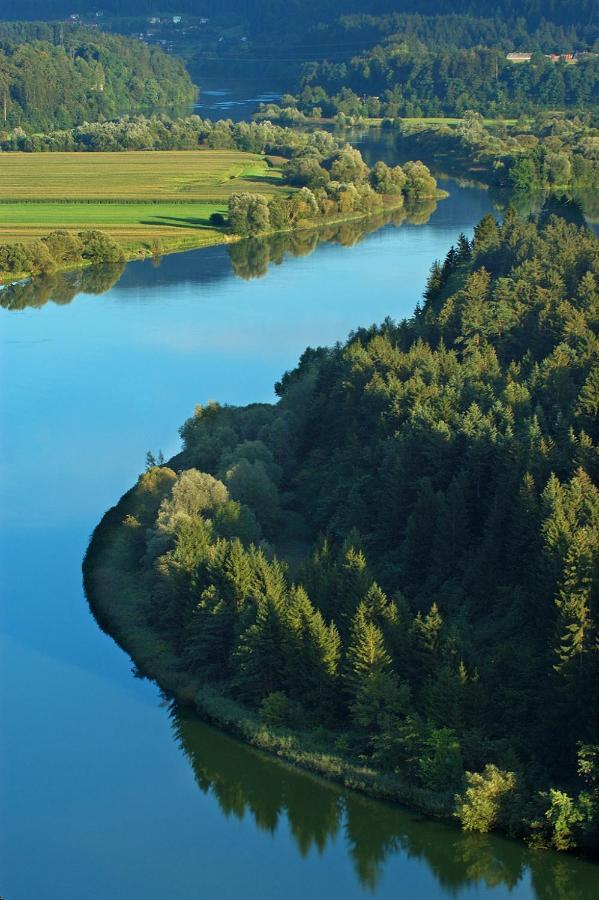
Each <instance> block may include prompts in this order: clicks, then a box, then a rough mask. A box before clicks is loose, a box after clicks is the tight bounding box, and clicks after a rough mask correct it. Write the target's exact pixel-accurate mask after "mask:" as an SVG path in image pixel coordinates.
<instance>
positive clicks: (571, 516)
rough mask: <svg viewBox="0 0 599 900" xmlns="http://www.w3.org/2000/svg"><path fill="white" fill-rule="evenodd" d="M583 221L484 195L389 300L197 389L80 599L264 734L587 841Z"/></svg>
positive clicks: (598, 792) (593, 521)
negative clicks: (379, 318)
mask: <svg viewBox="0 0 599 900" xmlns="http://www.w3.org/2000/svg"><path fill="white" fill-rule="evenodd" d="M598 278H599V240H598V239H597V237H595V236H594V235H593V234H592V232H590V231H588V230H587V229H585V228H583V227H580V228H579V227H576V226H575V225H572V224H568V223H567V222H565V221H564V220H563V219H561V218H558V217H555V216H549V215H543V216H542V217H541V219H540V220H539V221H538V222H533V221H521V220H519V219H518V218H517V217H516V216H515V214H514V213H513V212H512V211H510V210H508V212H507V214H506V216H505V218H504V221H503V224H502V225H498V224H497V222H496V221H495V220H494V219H493V218H492V217H491V216H487V217H485V218H484V219H483V220H482V221H481V222H480V224H479V225H478V226H477V227H476V229H475V234H474V238H473V240H472V241H471V242H470V241H468V240H467V239H466V238H464V237H461V238H460V240H459V242H458V244H457V246H456V247H453V248H452V249H451V250H450V251H449V253H448V255H447V258H446V259H445V261H444V262H443V263H442V264H440V263H435V265H434V266H433V268H432V270H431V274H430V278H429V281H428V284H427V288H426V292H425V298H424V303H423V305H422V306H421V307H419V308H417V310H416V312H415V314H414V316H413V318H412V319H410V320H408V321H404V322H400V323H398V324H395V323H393V322H392V321H390V320H388V321H386V322H384V323H383V324H382V325H381V326H378V327H375V326H372V327H371V328H362V329H359V330H358V331H356V332H355V333H353V334H352V335H351V336H350V338H349V339H348V341H347V343H345V344H343V345H337V346H336V347H333V348H330V349H326V348H318V349H308V350H306V351H305V353H304V354H303V356H302V358H301V360H300V363H299V365H298V367H297V368H296V369H295V370H293V371H291V372H287V373H286V374H285V375H284V376H283V378H282V379H281V381H280V382H279V383H278V384H277V385H276V392H277V394H278V396H279V401H278V402H277V403H276V404H274V405H269V404H255V405H250V406H248V407H244V408H232V407H219V406H218V405H217V404H209V405H208V406H206V407H198V408H197V410H196V413H195V415H194V416H192V418H191V419H189V420H188V421H187V422H186V423H185V424H184V426H183V427H182V429H181V435H182V438H183V450H182V452H181V454H179V455H178V456H177V457H176V458H174V459H173V460H172V461H171V462H170V463H169V464H167V465H165V464H164V462H163V461H162V460H158V461H156V460H155V459H154V458H153V457H152V456H151V455H150V456H149V459H148V468H147V471H146V472H145V473H144V474H143V475H142V476H140V478H139V481H138V483H137V485H136V486H135V487H134V488H132V489H131V490H130V491H129V492H128V493H127V494H126V495H125V496H124V497H123V499H122V500H121V501H120V503H119V504H118V505H117V506H116V507H115V508H114V509H113V510H111V511H109V512H108V513H107V515H106V516H105V518H104V520H103V521H102V523H101V524H100V525H99V526H98V528H97V529H96V531H95V533H94V536H93V538H92V541H91V544H90V548H89V550H88V553H87V556H86V560H85V563H84V576H85V584H86V590H87V593H88V597H89V600H90V603H91V605H92V608H93V610H94V612H95V614H96V616H97V618H98V621H99V622H100V624H101V625H102V626H103V627H104V628H106V629H107V630H108V631H109V632H110V633H111V634H113V635H114V636H115V637H116V638H117V640H119V642H120V643H121V644H122V645H123V646H124V647H126V648H127V649H128V650H129V652H130V653H131V654H132V656H133V658H134V660H135V661H136V663H137V664H138V665H139V667H140V669H141V670H142V671H143V672H145V673H146V674H148V675H151V676H152V677H155V678H156V679H157V680H158V682H159V683H160V684H161V685H162V686H163V687H164V688H165V689H166V690H168V691H170V692H171V693H173V694H174V695H175V696H177V697H178V698H179V699H181V700H184V701H186V702H189V703H191V702H195V704H196V706H197V708H198V709H199V710H200V711H201V712H202V713H203V714H204V715H206V716H208V717H209V718H211V719H213V720H214V721H216V722H218V723H219V724H221V725H223V726H225V727H226V728H229V729H230V730H232V731H234V732H235V733H237V734H239V735H241V736H242V737H243V738H244V739H246V740H248V741H249V742H251V743H253V744H255V745H257V746H260V747H262V748H264V749H269V750H271V751H272V752H274V753H276V754H278V755H280V756H281V757H283V758H285V759H288V760H291V761H294V762H296V763H298V764H300V765H302V766H305V767H307V768H310V769H312V770H314V771H317V772H320V773H321V774H324V775H326V776H328V777H330V778H333V779H337V780H340V781H343V782H345V783H346V784H348V785H349V786H352V787H358V788H360V789H362V790H365V791H367V792H370V793H373V794H375V795H377V796H381V797H387V798H392V799H398V800H402V801H405V802H409V803H411V804H412V805H414V806H415V807H417V808H419V809H422V810H425V811H426V812H427V813H429V814H432V815H438V816H448V817H449V816H452V815H453V816H455V817H456V818H457V820H458V821H459V822H460V823H461V825H462V827H463V828H464V829H465V830H466V831H474V832H486V831H489V830H492V829H499V830H503V831H506V832H507V833H509V834H510V835H513V836H517V837H523V838H525V839H526V840H528V841H529V842H530V843H531V844H532V845H533V846H535V847H544V846H551V847H554V848H556V849H559V850H570V849H574V848H577V849H580V850H584V851H585V852H588V853H591V854H596V852H597V848H598V846H599V843H598V838H599V722H598V713H599V696H598V694H597V691H598V686H599V678H598V675H599V645H598V642H597V626H598V624H599V623H598V620H597V604H596V600H595V592H596V583H597V547H598V545H599V541H598V536H599V535H598V527H599V491H598V489H597V486H596V477H597V449H596V439H597V412H598V403H599V399H598V391H599V380H598V379H599V370H598V368H597V359H598V355H597V349H598V348H597V318H598V300H599V297H598V292H597V283H598V282H597V279H598Z"/></svg>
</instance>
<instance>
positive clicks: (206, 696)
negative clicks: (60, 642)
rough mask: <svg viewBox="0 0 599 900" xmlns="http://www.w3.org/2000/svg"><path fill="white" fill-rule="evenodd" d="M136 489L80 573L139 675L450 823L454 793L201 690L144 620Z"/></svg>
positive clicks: (303, 759) (284, 756) (306, 760)
mask: <svg viewBox="0 0 599 900" xmlns="http://www.w3.org/2000/svg"><path fill="white" fill-rule="evenodd" d="M177 461H178V457H174V458H173V459H172V460H169V462H168V463H166V465H173V464H174V465H175V466H176V464H177ZM134 491H135V487H132V488H130V489H129V490H128V491H127V492H126V493H125V494H124V495H123V496H122V497H121V499H120V500H119V501H118V503H117V504H116V505H115V506H113V507H111V508H110V509H109V510H108V511H107V512H106V513H105V514H104V516H103V517H102V519H101V520H100V522H99V523H98V525H97V526H96V528H95V529H94V531H93V533H92V536H91V538H90V542H89V545H88V548H87V551H86V554H85V557H84V560H83V565H82V570H83V586H84V590H85V594H86V597H87V601H88V603H89V607H90V610H91V612H92V614H93V616H94V618H95V619H96V621H97V623H98V625H99V626H100V628H101V629H102V631H104V632H105V633H106V634H108V635H109V636H110V637H111V638H112V639H113V640H114V641H115V642H116V643H117V644H118V645H119V646H120V647H121V649H122V650H124V651H125V653H127V654H128V655H129V657H130V658H131V660H132V661H133V663H134V665H135V667H136V669H137V670H138V671H139V672H140V674H142V675H143V676H144V677H146V678H149V679H151V680H153V681H154V682H155V683H156V684H157V685H158V687H159V688H160V689H161V690H162V691H163V692H164V693H165V694H167V695H168V696H170V697H171V698H172V699H174V700H176V701H177V702H178V703H179V704H181V705H182V706H187V707H191V708H192V709H193V710H194V711H195V712H196V713H197V714H198V715H199V716H200V718H202V719H203V720H205V721H207V722H209V723H210V724H212V725H215V726H217V727H218V728H220V729H222V730H223V731H225V732H227V733H228V734H231V735H233V736H234V737H236V738H238V739H240V740H242V741H243V742H244V743H247V744H249V745H250V746H252V747H255V748H256V749H258V750H262V751H264V752H266V753H268V754H269V755H271V756H273V757H274V758H275V759H278V760H279V761H282V762H284V763H287V764H291V765H293V766H296V767H297V768H299V769H301V770H303V771H305V772H308V773H311V774H314V775H318V776H320V777H322V778H324V779H326V780H327V781H331V782H335V783H337V784H339V785H341V786H342V787H345V788H347V789H350V790H355V791H359V792H360V793H363V794H365V795H367V796H370V797H373V798H375V799H379V800H385V801H391V802H394V803H397V804H400V805H402V806H404V807H406V808H407V809H410V810H412V811H414V812H419V813H424V814H425V815H427V816H429V817H431V818H434V819H440V820H445V821H447V822H449V821H452V820H453V816H452V800H453V797H452V795H451V794H448V793H440V792H435V791H430V790H428V789H426V788H420V787H417V786H415V785H413V784H410V783H408V782H407V781H405V780H403V779H401V778H400V777H399V776H397V775H395V774H392V773H385V772H380V771H378V770H375V769H373V768H371V767H369V766H365V765H361V764H360V763H359V762H358V761H353V760H350V759H348V758H345V757H343V756H341V755H339V754H335V753H330V752H328V751H327V749H326V746H325V745H324V744H323V739H322V737H320V741H319V744H320V745H319V744H318V743H317V740H316V738H315V736H314V735H312V734H311V733H310V732H305V733H304V732H301V733H300V732H297V731H292V730H291V729H288V728H279V727H277V728H273V727H270V726H267V725H265V724H264V723H263V722H262V721H261V720H260V718H259V717H258V715H257V714H256V713H255V712H254V711H253V710H250V709H248V708H247V707H244V706H242V705H241V704H239V703H237V702H236V701H234V700H232V699H231V698H229V697H227V696H226V695H225V694H224V693H223V692H221V691H219V689H218V685H202V683H201V682H200V680H199V679H197V678H196V677H194V676H193V675H191V674H189V673H186V672H185V671H184V669H183V667H182V665H181V661H180V659H179V657H178V656H177V655H176V653H175V652H174V651H173V650H172V648H170V647H168V646H167V645H166V643H165V642H164V641H163V640H162V639H161V637H160V636H159V635H158V633H157V632H155V631H153V630H152V629H151V628H150V627H149V626H148V625H147V623H146V622H144V621H143V619H141V616H139V607H140V599H141V598H142V594H143V591H142V588H141V585H140V583H139V577H138V573H137V572H136V570H135V566H134V565H133V564H132V563H133V556H132V552H131V551H132V548H131V546H130V545H128V544H127V529H126V526H124V525H123V519H124V517H125V516H126V515H127V514H129V513H130V511H131V509H132V508H133V502H132V501H133V495H134ZM129 531H130V529H129ZM140 620H141V621H140Z"/></svg>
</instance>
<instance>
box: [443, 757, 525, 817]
mask: <svg viewBox="0 0 599 900" xmlns="http://www.w3.org/2000/svg"><path fill="white" fill-rule="evenodd" d="M466 780H467V782H468V787H467V788H466V790H465V792H464V794H462V795H461V796H460V795H458V796H456V798H455V799H456V804H457V809H456V811H455V815H456V817H457V818H458V819H459V820H460V822H461V823H462V828H463V829H464V831H478V832H480V833H481V834H485V833H486V832H488V831H491V830H492V829H493V828H495V827H496V826H497V825H499V824H501V823H502V822H504V821H505V819H506V815H505V806H506V801H507V800H508V799H509V797H510V795H511V794H513V792H514V790H515V788H516V776H515V775H514V773H513V772H503V771H502V770H501V769H498V768H497V766H494V765H490V764H489V765H486V766H485V768H484V771H483V772H466Z"/></svg>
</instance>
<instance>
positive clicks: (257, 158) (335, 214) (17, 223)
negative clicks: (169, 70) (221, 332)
mask: <svg viewBox="0 0 599 900" xmlns="http://www.w3.org/2000/svg"><path fill="white" fill-rule="evenodd" d="M284 162H285V160H284V158H282V157H272V156H269V157H267V156H266V155H261V154H255V153H246V152H242V151H238V150H209V149H206V150H185V151H169V150H166V151H123V152H119V151H115V152H106V153H101V152H98V153H61V152H56V153H44V154H43V166H40V164H39V163H40V154H35V153H19V152H15V153H10V154H5V155H4V159H3V168H2V172H1V173H0V218H1V220H2V221H1V223H0V245H4V246H5V247H10V246H11V245H13V244H20V245H28V244H32V242H34V241H38V242H39V241H40V239H44V238H46V237H47V235H48V234H50V233H51V232H54V231H62V232H68V233H71V234H73V235H78V234H79V233H80V232H82V231H98V232H102V233H103V234H105V235H107V236H108V237H109V238H111V239H112V240H113V241H115V242H116V244H118V246H119V247H120V249H121V251H122V258H124V259H127V260H132V259H139V258H145V257H146V256H148V255H164V254H168V253H175V252H181V251H185V250H191V249H194V248H200V247H205V246H208V245H214V244H222V243H231V242H234V241H238V240H240V239H241V237H242V235H241V234H239V233H235V229H232V228H231V227H229V225H228V223H227V224H215V223H214V221H213V219H212V217H213V216H214V214H215V213H218V214H219V218H220V221H221V222H222V223H225V222H226V220H227V216H228V203H229V198H230V197H231V195H232V194H245V195H246V196H248V195H251V194H258V195H260V197H262V198H263V199H264V201H265V203H268V202H269V201H271V200H273V199H278V198H281V200H282V201H283V202H289V201H288V198H290V196H292V195H293V194H294V192H295V191H296V190H297V188H296V187H293V186H291V185H289V184H287V183H285V181H284V179H283V171H282V169H281V164H282V163H284ZM432 194H433V196H431V197H430V198H428V199H427V200H426V201H421V202H420V203H417V202H416V203H413V204H412V205H415V206H427V205H428V204H430V202H433V203H434V202H435V200H438V199H442V198H443V197H446V196H447V193H446V192H445V191H441V190H437V191H433V192H432ZM377 196H378V200H377V205H376V208H374V207H372V205H368V204H363V205H361V207H360V208H359V209H356V208H350V209H348V210H347V211H345V210H341V209H340V208H337V209H335V208H331V209H330V210H328V212H327V213H326V214H311V213H310V212H308V213H307V214H306V210H303V217H302V218H300V219H297V220H295V221H293V224H289V223H286V224H283V225H280V224H279V223H277V227H273V224H274V223H270V226H269V227H266V228H265V229H264V231H261V232H260V235H264V236H266V235H270V234H274V233H279V232H291V231H295V230H297V229H311V228H315V227H319V226H322V225H329V224H337V223H340V222H345V221H356V220H359V219H363V218H366V217H368V216H371V215H373V214H375V213H380V212H381V211H385V210H394V209H397V208H400V207H402V206H403V205H404V203H405V202H406V201H405V198H404V196H403V195H401V194H400V195H395V194H389V195H386V194H378V195H377ZM332 206H333V207H334V204H332ZM254 236H255V234H254ZM26 255H27V254H26V253H25V255H24V259H25V257H26ZM71 260H72V257H71ZM86 264H90V263H86V261H85V260H78V261H75V262H73V261H68V262H64V261H62V260H61V259H56V260H54V263H53V266H54V268H53V271H56V270H58V271H65V270H67V269H73V268H78V267H80V266H81V265H86ZM19 266H21V262H19ZM39 271H44V269H43V268H39V269H33V268H31V270H29V269H27V268H24V269H23V270H22V271H16V269H15V267H14V266H13V267H11V268H10V267H9V268H8V269H7V271H4V272H2V271H0V284H1V283H4V282H11V281H18V280H21V279H23V278H27V277H29V276H30V275H31V274H35V273H36V272H39Z"/></svg>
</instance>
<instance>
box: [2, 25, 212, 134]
mask: <svg viewBox="0 0 599 900" xmlns="http://www.w3.org/2000/svg"><path fill="white" fill-rule="evenodd" d="M195 96H196V88H195V87H194V86H193V84H192V83H191V80H190V78H189V76H188V74H187V72H186V71H185V68H184V66H183V63H182V62H181V61H180V60H177V59H173V58H171V57H169V56H168V55H167V54H166V53H164V52H163V51H162V50H160V49H158V48H156V47H152V48H150V47H148V46H146V45H145V44H143V43H141V42H140V41H136V40H132V39H130V38H126V37H121V36H118V35H113V34H105V33H103V32H101V31H98V30H97V29H95V28H94V29H92V28H79V27H76V26H69V25H64V24H55V25H50V24H44V23H31V24H23V23H21V24H15V25H10V24H7V23H2V24H0V122H1V125H0V127H2V126H3V127H4V129H5V130H6V129H9V128H14V127H15V126H19V127H22V128H25V129H26V130H28V131H31V130H37V131H40V130H47V129H56V128H68V127H70V126H72V125H78V124H80V123H82V122H84V121H97V120H98V119H100V118H103V117H110V116H116V115H121V114H122V113H126V112H131V111H134V110H140V109H145V108H149V107H168V108H172V107H174V106H181V105H189V104H190V103H191V102H192V101H193V100H194V99H195Z"/></svg>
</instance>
